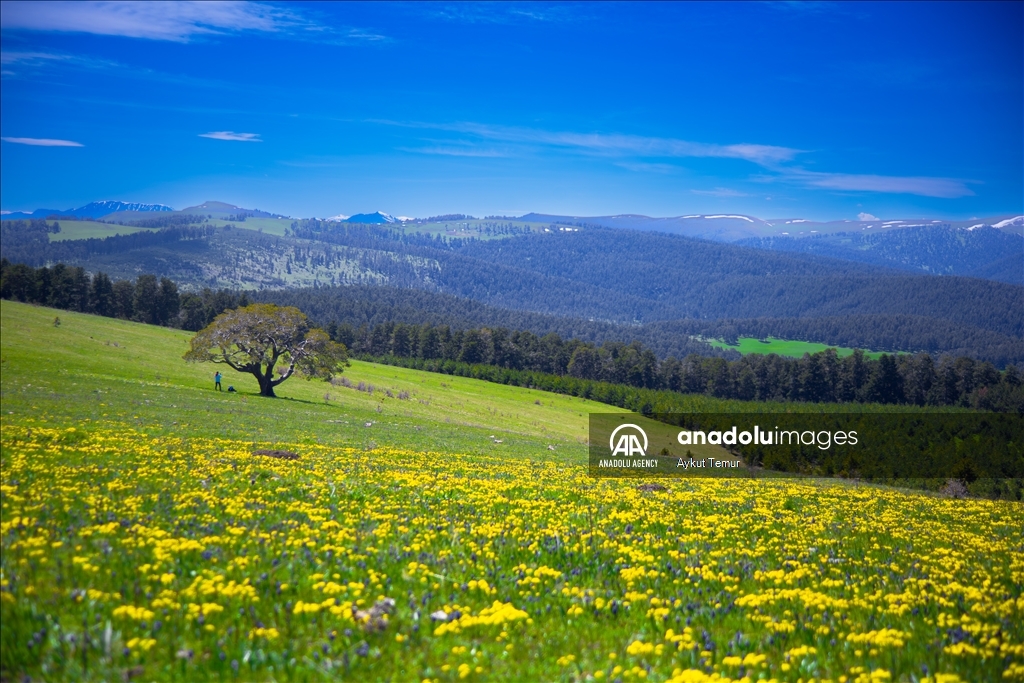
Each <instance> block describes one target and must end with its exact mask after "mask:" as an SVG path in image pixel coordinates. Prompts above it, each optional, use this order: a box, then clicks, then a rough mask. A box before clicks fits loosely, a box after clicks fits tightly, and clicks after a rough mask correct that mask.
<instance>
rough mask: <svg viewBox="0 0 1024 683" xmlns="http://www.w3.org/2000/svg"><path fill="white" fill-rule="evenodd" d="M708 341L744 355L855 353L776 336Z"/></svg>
mask: <svg viewBox="0 0 1024 683" xmlns="http://www.w3.org/2000/svg"><path fill="white" fill-rule="evenodd" d="M708 343H709V344H711V345H712V346H715V347H718V348H720V349H733V350H734V351H739V352H740V353H742V354H743V355H744V356H746V355H747V354H751V353H763V354H765V355H767V354H769V353H775V354H778V355H780V356H787V357H789V358H801V357H803V355H804V354H805V353H818V352H819V351H824V350H825V349H835V350H836V352H837V353H838V354H839V356H840V357H843V356H849V355H850V354H851V353H853V349H851V348H847V347H845V346H829V345H828V344H817V343H814V342H804V341H793V340H789V339H776V338H775V337H769V338H768V340H767V343H765V342H762V341H761V340H759V339H758V338H757V337H740V338H739V344H726V343H725V342H724V341H721V340H719V339H712V340H709V341H708ZM865 355H867V356H868V357H869V358H878V357H879V356H881V355H882V353H881V352H880V351H868V352H867V353H866V354H865Z"/></svg>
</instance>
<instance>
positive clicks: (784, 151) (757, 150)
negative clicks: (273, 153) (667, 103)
mask: <svg viewBox="0 0 1024 683" xmlns="http://www.w3.org/2000/svg"><path fill="white" fill-rule="evenodd" d="M374 122H375V123H383V124H387V125H395V126H403V127H408V128H426V129H434V130H447V131H452V132H458V133H463V134H466V135H471V136H474V137H478V138H482V139H486V140H491V141H499V142H505V143H513V144H524V145H538V146H547V147H562V148H566V149H572V150H576V151H578V152H581V153H589V154H597V155H604V156H640V157H648V158H650V157H663V158H681V157H718V158H727V159H744V160H746V161H752V162H754V163H757V164H762V165H764V164H772V163H779V162H783V161H790V160H792V159H793V158H794V157H795V156H796V155H797V154H800V152H801V150H798V149H792V148H789V147H779V146H776V145H759V144H751V143H739V144H730V145H719V144H713V143H705V142H691V141H689V140H680V139H677V138H659V137H644V136H639V135H623V134H616V133H612V134H607V133H572V132H564V131H547V130H542V129H538V128H519V127H513V126H494V125H488V124H482V123H472V122H461V123H450V124H434V123H408V122H398V121H380V120H378V121H374Z"/></svg>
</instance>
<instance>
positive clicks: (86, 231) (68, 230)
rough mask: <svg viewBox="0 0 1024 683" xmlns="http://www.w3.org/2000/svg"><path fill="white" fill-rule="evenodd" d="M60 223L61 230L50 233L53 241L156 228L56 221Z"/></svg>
mask: <svg viewBox="0 0 1024 683" xmlns="http://www.w3.org/2000/svg"><path fill="white" fill-rule="evenodd" d="M55 222H57V223H60V232H57V233H53V232H51V233H50V241H51V242H65V241H67V240H87V239H89V238H90V237H98V238H101V239H102V238H104V237H113V236H114V235H130V234H132V233H133V232H142V231H143V230H148V231H151V232H152V231H155V229H154V228H137V227H133V226H130V225H111V224H109V223H99V222H96V221H55Z"/></svg>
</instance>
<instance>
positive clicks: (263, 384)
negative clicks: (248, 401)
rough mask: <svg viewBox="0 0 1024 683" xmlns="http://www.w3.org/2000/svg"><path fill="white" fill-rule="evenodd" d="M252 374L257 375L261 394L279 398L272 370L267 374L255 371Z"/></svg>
mask: <svg viewBox="0 0 1024 683" xmlns="http://www.w3.org/2000/svg"><path fill="white" fill-rule="evenodd" d="M252 374H254V375H256V381H258V382H259V383H260V396H266V397H267V398H277V394H275V393H274V382H273V375H272V374H271V373H270V372H268V373H267V374H266V375H263V374H261V373H258V372H254V373H252Z"/></svg>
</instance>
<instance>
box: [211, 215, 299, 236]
mask: <svg viewBox="0 0 1024 683" xmlns="http://www.w3.org/2000/svg"><path fill="white" fill-rule="evenodd" d="M229 223H230V224H231V225H233V226H235V227H236V228H238V229H240V230H252V231H254V232H263V233H266V234H268V235H277V236H279V237H284V231H285V230H286V229H287V228H290V227H291V225H292V223H294V221H293V220H292V219H290V218H246V219H245V220H244V221H242V222H237V221H226V220H222V219H220V218H211V219H209V220H208V221H207V223H206V224H207V225H213V226H215V227H218V228H222V227H224V226H225V225H228V224H229Z"/></svg>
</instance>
